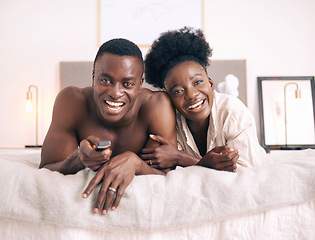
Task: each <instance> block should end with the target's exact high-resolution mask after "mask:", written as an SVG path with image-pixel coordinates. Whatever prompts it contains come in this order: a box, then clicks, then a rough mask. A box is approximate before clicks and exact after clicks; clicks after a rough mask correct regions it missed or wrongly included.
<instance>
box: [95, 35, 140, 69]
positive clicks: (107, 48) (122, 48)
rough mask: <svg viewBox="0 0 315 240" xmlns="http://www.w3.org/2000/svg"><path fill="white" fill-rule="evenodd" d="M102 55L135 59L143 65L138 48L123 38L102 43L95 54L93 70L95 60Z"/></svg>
mask: <svg viewBox="0 0 315 240" xmlns="http://www.w3.org/2000/svg"><path fill="white" fill-rule="evenodd" d="M104 53H111V54H115V55H119V56H132V57H136V58H138V59H139V61H140V62H141V64H142V66H143V65H144V64H143V57H142V53H141V51H140V49H139V47H138V46H137V45H136V44H134V43H133V42H131V41H129V40H127V39H124V38H115V39H112V40H109V41H107V42H105V43H103V45H102V46H101V47H100V48H99V50H98V52H97V54H96V57H95V60H94V64H93V69H94V68H95V63H96V61H97V59H98V58H99V57H101V56H102V55H103V54H104Z"/></svg>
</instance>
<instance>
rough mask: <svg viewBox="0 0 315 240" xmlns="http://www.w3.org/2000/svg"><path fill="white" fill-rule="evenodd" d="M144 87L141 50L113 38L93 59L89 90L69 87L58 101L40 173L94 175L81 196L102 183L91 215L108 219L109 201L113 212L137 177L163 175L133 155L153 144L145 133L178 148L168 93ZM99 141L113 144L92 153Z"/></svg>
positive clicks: (87, 194)
mask: <svg viewBox="0 0 315 240" xmlns="http://www.w3.org/2000/svg"><path fill="white" fill-rule="evenodd" d="M142 83H143V58H142V54H141V51H140V49H139V48H138V47H137V46H136V45H135V44H134V43H132V42H130V41H128V40H126V39H113V40H110V41H108V42H106V43H104V44H103V45H102V46H101V47H100V49H99V51H98V53H97V55H96V57H95V60H94V66H93V84H92V87H86V88H77V87H67V88H65V89H63V90H62V91H61V92H60V93H59V94H58V96H57V98H56V101H55V105H54V110H53V117H52V122H51V125H50V128H49V130H48V133H47V135H46V138H45V141H44V143H43V148H42V157H41V163H40V168H43V167H45V168H47V169H50V170H53V171H59V172H61V173H63V174H74V173H76V172H78V171H80V170H82V169H84V168H90V169H92V170H93V171H97V173H96V175H95V177H94V178H93V179H92V181H91V182H90V184H89V186H88V187H87V189H86V190H85V191H84V193H83V195H82V196H83V197H84V198H86V197H88V196H89V195H90V193H91V192H92V191H93V189H94V188H95V187H96V185H97V184H98V183H99V182H101V181H102V180H103V183H102V185H101V189H100V192H99V195H98V198H97V201H96V205H95V208H94V212H95V213H98V212H99V211H100V210H101V209H102V214H106V213H107V211H108V209H109V207H110V205H111V203H112V202H113V203H112V207H111V208H112V209H113V210H114V209H116V208H117V206H118V204H119V202H120V199H121V197H122V195H123V192H124V190H125V189H126V187H127V186H128V185H129V183H130V182H131V181H132V179H133V177H134V175H135V174H137V175H141V174H164V172H162V171H160V170H157V169H154V168H152V167H151V166H149V165H148V164H147V163H145V162H144V161H142V159H140V158H139V157H138V155H137V154H138V153H140V152H141V150H142V149H143V148H144V147H148V146H154V145H155V144H157V143H156V142H154V141H152V140H151V139H150V138H149V134H151V133H152V134H159V135H162V136H163V137H165V138H166V139H168V140H169V141H171V143H173V144H174V145H176V132H175V115H174V110H173V107H172V105H171V102H170V100H169V98H168V97H167V94H166V93H163V92H151V91H150V90H148V89H142V88H141V86H142ZM103 140H109V141H111V146H110V148H108V149H105V150H103V151H96V150H95V148H96V145H97V143H98V142H99V141H103ZM78 146H79V147H78ZM149 162H150V161H149ZM102 206H103V207H102Z"/></svg>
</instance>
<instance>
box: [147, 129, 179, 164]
mask: <svg viewBox="0 0 315 240" xmlns="http://www.w3.org/2000/svg"><path fill="white" fill-rule="evenodd" d="M150 138H151V139H153V140H155V141H157V142H159V143H160V145H159V146H156V147H151V148H144V149H142V154H141V158H142V159H143V160H145V162H146V163H147V164H148V165H152V167H154V168H158V169H166V168H172V167H175V166H176V165H177V164H178V161H177V158H178V150H177V149H176V148H175V147H174V145H173V144H171V143H170V142H169V141H167V140H166V139H165V138H163V137H161V136H159V135H150Z"/></svg>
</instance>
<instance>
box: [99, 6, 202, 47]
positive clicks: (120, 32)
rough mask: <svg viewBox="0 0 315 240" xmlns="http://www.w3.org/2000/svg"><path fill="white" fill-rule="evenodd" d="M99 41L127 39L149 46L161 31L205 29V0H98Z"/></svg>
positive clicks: (142, 45)
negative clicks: (187, 28) (188, 28)
mask: <svg viewBox="0 0 315 240" xmlns="http://www.w3.org/2000/svg"><path fill="white" fill-rule="evenodd" d="M99 1H100V6H99V8H100V13H99V14H100V44H102V43H104V42H106V41H108V40H110V39H112V38H126V39H128V40H130V41H132V42H134V43H136V44H137V45H138V46H140V47H149V46H150V45H151V44H152V42H153V41H154V40H155V39H157V38H158V37H159V35H160V34H161V33H162V32H165V31H168V30H174V29H179V28H182V27H184V26H189V27H194V28H199V29H203V1H204V0H132V1H130V0H99Z"/></svg>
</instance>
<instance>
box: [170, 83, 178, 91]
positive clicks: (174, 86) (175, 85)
mask: <svg viewBox="0 0 315 240" xmlns="http://www.w3.org/2000/svg"><path fill="white" fill-rule="evenodd" d="M177 86H178V84H177V83H176V84H174V85H173V86H172V87H171V88H170V92H171V91H172V90H173V89H174V88H176V87H177Z"/></svg>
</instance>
